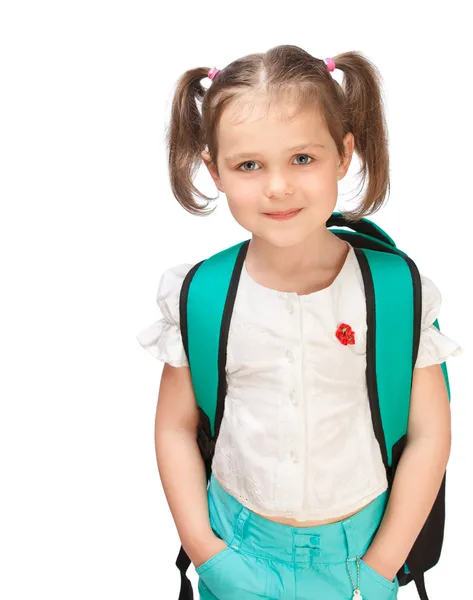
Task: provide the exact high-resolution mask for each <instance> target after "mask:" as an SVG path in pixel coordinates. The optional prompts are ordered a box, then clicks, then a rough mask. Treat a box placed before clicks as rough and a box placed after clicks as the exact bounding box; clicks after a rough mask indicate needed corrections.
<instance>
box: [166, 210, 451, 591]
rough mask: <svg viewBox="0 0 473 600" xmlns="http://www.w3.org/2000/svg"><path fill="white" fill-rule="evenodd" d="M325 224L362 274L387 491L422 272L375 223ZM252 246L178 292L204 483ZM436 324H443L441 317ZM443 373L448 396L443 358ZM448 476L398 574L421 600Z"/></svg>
mask: <svg viewBox="0 0 473 600" xmlns="http://www.w3.org/2000/svg"><path fill="white" fill-rule="evenodd" d="M327 227H329V228H331V231H332V232H333V233H335V234H336V235H337V236H338V237H340V238H341V239H344V240H346V241H348V242H349V243H350V244H351V245H352V246H353V247H354V249H355V254H356V257H357V260H358V263H359V265H360V268H361V272H362V275H363V281H364V287H365V295H366V309H367V311H366V312H367V339H366V345H367V348H366V362H367V365H366V381H367V388H368V396H369V402H370V407H371V417H372V421H373V428H374V432H375V435H376V438H377V440H378V442H379V445H380V448H381V453H382V457H383V462H384V466H385V468H386V474H387V479H388V493H390V491H391V487H392V483H393V478H394V474H395V472H396V468H397V465H398V462H399V459H400V457H401V454H402V452H403V450H404V447H405V444H406V439H407V423H408V416H409V405H410V395H411V385H412V375H413V369H414V365H415V362H416V358H417V352H418V348H419V339H420V327H421V309H422V306H421V305H422V298H421V280H420V274H419V271H418V269H417V267H416V265H415V263H414V262H413V261H412V260H411V259H410V258H409V257H408V256H407V255H406V254H405V253H404V252H402V251H401V250H399V249H398V248H397V247H396V244H395V243H394V241H393V240H392V239H391V238H390V237H389V236H388V235H387V234H386V233H385V232H384V231H383V230H382V229H380V228H379V227H378V226H377V225H375V224H374V223H373V222H372V221H370V220H368V219H361V220H360V221H357V222H349V221H347V220H346V219H345V218H344V217H343V215H342V214H341V213H333V215H332V216H331V217H330V219H329V220H328V221H327ZM342 227H343V228H344V229H341V228H342ZM346 228H348V230H347V229H346ZM249 243H250V240H245V241H243V242H240V243H238V244H235V245H234V246H231V247H230V248H227V249H225V250H223V251H221V252H218V253H216V254H214V255H213V256H210V257H209V258H207V259H205V260H203V261H201V262H199V263H197V264H196V265H194V266H193V267H192V269H191V270H190V271H189V273H188V274H187V276H186V277H185V279H184V281H183V285H182V288H181V292H180V326H181V333H182V340H183V344H184V348H185V352H186V355H187V359H188V361H189V367H190V372H191V377H192V384H193V388H194V392H195V396H196V399H197V404H198V409H199V414H200V423H199V427H198V431H197V442H198V445H199V449H200V452H201V455H202V457H203V460H204V463H205V468H206V473H207V482H208V481H209V479H210V473H211V463H212V458H213V455H214V450H215V443H216V440H217V437H218V433H219V429H220V423H221V421H222V416H223V411H224V409H225V397H226V391H227V382H226V374H225V366H226V357H227V341H228V332H229V328H230V319H231V316H232V312H233V305H234V302H235V297H236V292H237V288H238V282H239V279H240V274H241V270H242V266H243V262H244V260H245V256H246V252H247V250H248V245H249ZM202 307H205V311H203V310H202ZM434 325H435V326H436V327H437V328H439V324H438V321H435V323H434ZM442 370H443V374H444V377H445V383H446V386H447V390H448V396H449V399H450V387H449V382H448V374H447V368H446V364H445V363H443V364H442ZM445 481H446V473H445V475H444V478H443V481H442V485H441V487H440V490H439V493H438V495H437V498H436V500H435V502H434V505H433V507H432V510H431V511H430V513H429V516H428V518H427V520H426V522H425V524H424V526H423V528H422V530H421V532H420V534H419V536H418V537H417V539H416V541H415V543H414V546H413V547H412V549H411V552H410V554H409V556H408V557H407V559H406V562H405V564H404V565H403V567H402V568H401V569H400V570H399V571H398V573H397V577H398V580H399V585H400V586H404V585H407V584H408V583H409V582H410V581H414V582H415V584H416V587H417V591H418V593H419V597H420V598H421V600H428V596H427V592H426V589H425V580H424V573H425V571H427V570H428V569H430V568H432V567H433V566H434V565H436V564H437V562H438V561H439V558H440V553H441V549H442V544H443V537H444V525H445ZM190 562H191V561H190V559H189V557H188V556H187V554H186V552H185V550H184V549H183V547H182V546H181V549H180V552H179V555H178V557H177V560H176V566H177V567H178V569H179V571H180V573H181V590H180V595H179V600H192V599H193V591H192V585H191V582H190V581H189V579H188V578H187V576H186V571H187V569H188V567H189V565H190Z"/></svg>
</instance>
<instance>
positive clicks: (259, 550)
mask: <svg viewBox="0 0 473 600" xmlns="http://www.w3.org/2000/svg"><path fill="white" fill-rule="evenodd" d="M387 494H388V491H387V490H386V491H385V492H383V493H382V494H380V495H379V496H378V497H377V498H375V499H374V500H373V501H372V502H371V503H370V504H368V506H366V507H365V508H363V509H362V510H361V511H359V512H358V513H356V514H355V515H353V516H351V517H349V518H347V519H345V520H343V521H338V522H336V523H329V524H328V525H319V526H316V527H292V526H289V525H282V524H280V523H275V522H274V521H270V520H269V519H265V518H264V517H261V516H259V515H257V514H255V513H254V512H253V511H251V510H249V509H248V508H246V507H245V506H243V505H242V504H240V503H239V502H238V500H237V499H236V498H234V497H233V496H231V495H230V494H228V492H227V491H226V490H224V489H223V488H222V487H221V486H220V485H219V483H218V482H217V480H216V479H215V477H214V476H213V474H212V475H211V477H210V482H209V487H208V491H207V496H208V502H209V517H210V524H211V526H212V530H213V532H214V533H215V535H217V536H218V537H220V538H221V539H222V540H224V541H225V542H226V543H227V547H226V548H224V549H223V550H221V551H219V552H218V553H217V554H215V555H214V556H212V557H211V558H209V559H208V560H207V561H206V562H204V563H203V564H201V565H199V566H198V567H197V568H196V572H197V574H198V576H199V581H198V589H199V594H200V599H201V600H250V599H251V600H254V599H255V598H260V599H261V598H269V599H270V600H272V599H274V600H276V599H278V600H280V599H281V600H352V598H353V597H355V598H356V600H360V598H362V599H363V600H393V599H395V598H397V592H398V589H399V582H398V579H397V577H395V578H394V580H393V581H389V580H388V579H386V578H385V577H383V576H382V575H381V574H380V573H378V572H377V571H375V570H374V569H372V568H371V567H369V566H368V565H367V564H365V563H364V562H363V561H362V560H357V557H358V558H359V557H360V556H362V555H363V554H364V553H365V552H366V550H367V549H368V547H369V545H370V543H371V541H372V539H373V537H374V535H375V533H376V530H377V528H378V527H379V524H380V522H381V519H382V517H383V514H384V511H385V508H386V503H387V498H388V496H387ZM357 565H358V566H357ZM350 572H351V577H350ZM352 579H353V581H352ZM355 586H356V587H357V588H358V589H359V590H360V596H359V595H355V596H354V590H355Z"/></svg>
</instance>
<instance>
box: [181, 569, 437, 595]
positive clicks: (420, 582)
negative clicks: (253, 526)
mask: <svg viewBox="0 0 473 600" xmlns="http://www.w3.org/2000/svg"><path fill="white" fill-rule="evenodd" d="M414 583H415V584H416V588H417V593H418V594H419V598H420V600H429V597H428V596H427V590H426V589H425V579H424V573H420V574H419V575H414ZM179 600H180V599H179Z"/></svg>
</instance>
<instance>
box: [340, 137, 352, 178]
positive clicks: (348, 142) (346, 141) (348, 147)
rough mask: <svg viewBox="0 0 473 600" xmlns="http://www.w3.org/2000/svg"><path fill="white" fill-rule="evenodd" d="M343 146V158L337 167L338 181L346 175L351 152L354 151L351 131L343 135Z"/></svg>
mask: <svg viewBox="0 0 473 600" xmlns="http://www.w3.org/2000/svg"><path fill="white" fill-rule="evenodd" d="M343 145H344V147H345V158H344V159H343V160H342V161H340V163H339V165H338V169H337V178H338V179H339V180H340V179H343V178H344V177H345V175H346V174H347V171H348V168H349V166H350V163H351V159H352V157H353V151H354V149H355V138H354V136H353V133H351V131H349V132H348V133H347V134H345V137H344V138H343Z"/></svg>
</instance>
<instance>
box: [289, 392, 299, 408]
mask: <svg viewBox="0 0 473 600" xmlns="http://www.w3.org/2000/svg"><path fill="white" fill-rule="evenodd" d="M289 398H290V399H291V404H293V405H294V406H297V405H298V404H299V400H298V398H297V394H296V391H295V390H292V392H291V393H290V395H289Z"/></svg>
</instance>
